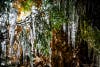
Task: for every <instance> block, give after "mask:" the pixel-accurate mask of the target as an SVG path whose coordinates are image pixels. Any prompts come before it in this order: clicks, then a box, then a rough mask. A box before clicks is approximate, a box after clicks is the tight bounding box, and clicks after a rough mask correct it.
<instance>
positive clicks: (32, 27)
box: [30, 6, 38, 51]
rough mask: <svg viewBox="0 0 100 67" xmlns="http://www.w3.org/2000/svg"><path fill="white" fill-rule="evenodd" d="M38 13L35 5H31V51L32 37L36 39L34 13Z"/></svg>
mask: <svg viewBox="0 0 100 67" xmlns="http://www.w3.org/2000/svg"><path fill="white" fill-rule="evenodd" d="M37 14H38V10H37V8H36V7H35V6H32V15H31V16H32V23H31V26H30V27H31V31H30V33H31V44H32V51H33V48H34V46H33V43H34V39H36V33H35V18H36V15H37Z"/></svg>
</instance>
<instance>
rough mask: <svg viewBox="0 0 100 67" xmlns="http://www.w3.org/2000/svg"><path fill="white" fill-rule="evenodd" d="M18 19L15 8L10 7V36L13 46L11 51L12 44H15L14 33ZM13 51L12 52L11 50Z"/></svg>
mask: <svg viewBox="0 0 100 67" xmlns="http://www.w3.org/2000/svg"><path fill="white" fill-rule="evenodd" d="M16 19H17V13H16V10H15V9H14V8H11V9H10V13H9V24H10V28H9V37H10V46H11V51H12V49H13V48H12V45H13V44H14V35H15V26H16ZM10 53H12V52H10Z"/></svg>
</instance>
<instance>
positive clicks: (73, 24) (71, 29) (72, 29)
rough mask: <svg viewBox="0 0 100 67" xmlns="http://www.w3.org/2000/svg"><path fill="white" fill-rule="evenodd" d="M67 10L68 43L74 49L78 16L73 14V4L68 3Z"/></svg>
mask: <svg viewBox="0 0 100 67" xmlns="http://www.w3.org/2000/svg"><path fill="white" fill-rule="evenodd" d="M70 7H72V8H70V9H69V11H70V12H69V15H70V16H69V19H70V20H69V23H68V43H69V44H72V46H73V47H74V48H75V36H76V32H77V27H78V15H77V13H76V12H75V5H74V4H73V3H70Z"/></svg>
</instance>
